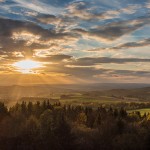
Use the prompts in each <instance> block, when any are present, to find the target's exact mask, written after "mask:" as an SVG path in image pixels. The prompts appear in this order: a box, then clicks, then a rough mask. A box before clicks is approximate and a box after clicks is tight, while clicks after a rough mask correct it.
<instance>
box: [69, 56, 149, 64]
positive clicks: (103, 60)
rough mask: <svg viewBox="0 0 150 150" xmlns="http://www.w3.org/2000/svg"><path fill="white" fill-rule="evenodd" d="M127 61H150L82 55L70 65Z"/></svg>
mask: <svg viewBox="0 0 150 150" xmlns="http://www.w3.org/2000/svg"><path fill="white" fill-rule="evenodd" d="M127 62H150V59H138V58H110V57H97V58H94V57H93V58H92V57H84V58H79V59H76V60H75V61H73V62H70V64H71V65H79V66H92V65H95V64H99V63H117V64H122V63H127Z"/></svg>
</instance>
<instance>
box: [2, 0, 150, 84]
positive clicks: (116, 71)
mask: <svg viewBox="0 0 150 150" xmlns="http://www.w3.org/2000/svg"><path fill="white" fill-rule="evenodd" d="M149 47H150V0H113V1H112V0H92V1H91V0H81V1H79V0H30V1H29V0H0V64H1V65H0V85H8V84H25V83H27V84H28V83H29V84H30V83H34V84H40V83H46V84H50V83H52V84H55V83H56V84H58V83H61V84H62V83H65V84H72V83H77V84H78V83H81V84H82V83H101V82H105V83H106V82H108V83H109V82H110V83H132V82H133V83H150V79H149V77H150V48H149ZM24 60H29V61H28V63H26V62H24ZM18 62H19V63H20V62H21V64H22V62H23V63H25V64H23V65H30V64H31V63H33V67H32V66H31V68H29V69H28V70H25V68H23V67H22V66H19V65H18ZM35 63H36V64H35ZM37 64H38V66H37ZM31 65H32V64H31ZM34 65H35V67H34Z"/></svg>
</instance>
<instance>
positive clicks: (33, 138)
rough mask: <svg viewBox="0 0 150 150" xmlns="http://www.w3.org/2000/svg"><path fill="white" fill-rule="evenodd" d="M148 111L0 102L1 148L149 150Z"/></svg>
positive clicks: (16, 149) (6, 149) (8, 149)
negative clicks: (144, 112) (6, 103)
mask: <svg viewBox="0 0 150 150" xmlns="http://www.w3.org/2000/svg"><path fill="white" fill-rule="evenodd" d="M149 148H150V115H149V114H144V115H143V116H141V115H140V113H139V112H135V113H131V114H127V112H126V111H125V110H124V109H123V108H121V109H112V108H111V107H110V108H109V109H106V108H104V107H99V108H98V109H96V110H95V109H92V108H83V107H80V106H76V107H72V106H61V104H60V103H57V104H54V105H51V104H50V103H49V102H48V101H44V102H42V103H40V102H36V103H34V104H33V103H32V102H29V103H25V102H22V103H21V104H18V103H17V104H16V105H15V106H13V107H11V108H10V109H9V110H8V109H7V107H6V106H5V105H4V104H3V103H0V150H67V149H68V150H109V149H111V150H148V149H149Z"/></svg>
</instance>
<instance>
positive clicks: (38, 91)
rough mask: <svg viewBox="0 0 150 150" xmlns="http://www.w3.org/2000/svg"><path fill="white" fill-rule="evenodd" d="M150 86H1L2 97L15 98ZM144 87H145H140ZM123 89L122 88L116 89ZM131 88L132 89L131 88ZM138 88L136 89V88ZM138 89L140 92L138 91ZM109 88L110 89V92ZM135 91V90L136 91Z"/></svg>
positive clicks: (123, 91) (124, 91)
mask: <svg viewBox="0 0 150 150" xmlns="http://www.w3.org/2000/svg"><path fill="white" fill-rule="evenodd" d="M148 87H150V85H149V84H136V83H96V84H82V85H80V84H56V85H55V84H52V85H49V84H38V85H24V86H21V85H12V86H0V99H2V98H11V99H12V98H13V99H20V98H21V97H50V96H51V95H53V93H72V92H86V91H106V90H107V93H120V94H121V93H127V94H130V92H132V93H135V94H140V93H141V92H142V93H143V92H144V90H147V88H148ZM140 88H143V89H140ZM114 89H122V90H114ZM129 89H130V90H129ZM135 89H136V90H135ZM138 89H139V90H140V92H137V91H138ZM108 90H110V91H109V92H108ZM134 91H135V92H134Z"/></svg>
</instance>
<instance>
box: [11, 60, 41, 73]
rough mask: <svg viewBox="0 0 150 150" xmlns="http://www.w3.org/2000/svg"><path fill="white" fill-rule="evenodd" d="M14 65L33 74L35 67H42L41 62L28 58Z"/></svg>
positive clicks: (24, 71)
mask: <svg viewBox="0 0 150 150" xmlns="http://www.w3.org/2000/svg"><path fill="white" fill-rule="evenodd" d="M13 66H14V67H16V68H17V70H18V71H19V72H21V73H30V74H32V73H35V72H34V69H36V68H40V67H42V64H41V63H40V62H37V61H33V60H29V59H28V60H22V61H18V62H15V63H14V64H13Z"/></svg>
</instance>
